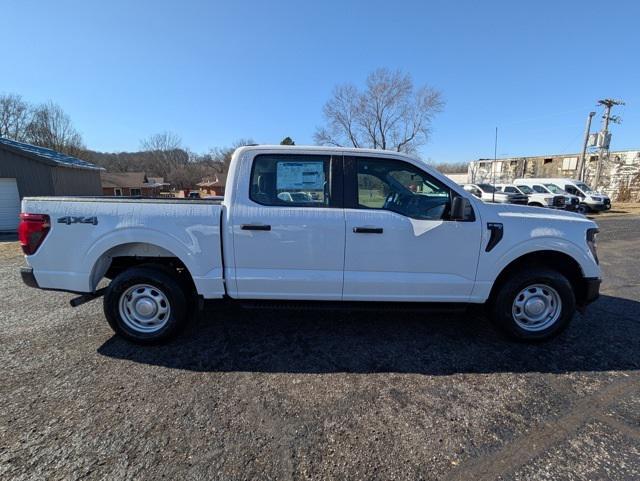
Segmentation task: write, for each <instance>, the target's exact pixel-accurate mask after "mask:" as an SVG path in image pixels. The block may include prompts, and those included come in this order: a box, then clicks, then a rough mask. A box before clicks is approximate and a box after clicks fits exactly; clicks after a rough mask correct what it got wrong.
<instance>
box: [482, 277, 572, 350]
mask: <svg viewBox="0 0 640 481" xmlns="http://www.w3.org/2000/svg"><path fill="white" fill-rule="evenodd" d="M575 310H576V301H575V296H574V293H573V289H572V287H571V283H570V282H569V280H568V279H567V278H566V277H565V276H563V275H562V274H561V273H559V272H557V271H554V270H551V269H542V268H530V269H526V270H521V271H518V272H516V273H514V274H512V275H511V276H510V277H509V278H507V279H506V281H505V282H504V283H503V284H502V285H500V286H498V292H497V294H496V295H495V298H494V300H493V302H492V305H491V313H492V318H493V320H494V321H495V322H496V323H497V324H498V325H499V326H500V327H501V328H502V329H503V330H504V331H506V332H507V333H508V334H509V335H511V336H512V337H515V338H516V339H520V340H527V341H541V340H544V339H549V338H551V337H553V336H555V335H557V334H559V333H560V332H561V331H562V330H563V329H565V328H566V327H567V326H568V325H569V322H570V321H571V319H572V318H573V316H574V314H575Z"/></svg>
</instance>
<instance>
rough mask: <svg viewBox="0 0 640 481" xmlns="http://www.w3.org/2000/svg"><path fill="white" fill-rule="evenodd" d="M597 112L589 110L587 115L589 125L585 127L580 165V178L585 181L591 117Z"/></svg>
mask: <svg viewBox="0 0 640 481" xmlns="http://www.w3.org/2000/svg"><path fill="white" fill-rule="evenodd" d="M595 114H596V113H595V112H589V116H588V117H587V125H586V127H585V129H584V143H583V144H582V155H581V156H580V165H578V169H577V170H578V179H579V180H582V181H584V165H585V158H586V155H587V144H588V143H589V134H590V133H591V119H592V118H593V116H594V115H595Z"/></svg>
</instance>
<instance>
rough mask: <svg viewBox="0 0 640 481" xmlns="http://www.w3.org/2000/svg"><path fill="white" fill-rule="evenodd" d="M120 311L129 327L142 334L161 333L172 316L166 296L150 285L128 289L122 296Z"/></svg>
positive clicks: (139, 285)
mask: <svg viewBox="0 0 640 481" xmlns="http://www.w3.org/2000/svg"><path fill="white" fill-rule="evenodd" d="M119 309H120V317H121V318H122V321H123V322H124V323H125V324H126V325H127V327H129V328H130V329H133V330H135V331H138V332H141V333H153V332H157V331H159V330H160V329H162V328H163V327H164V326H165V324H166V323H167V321H168V320H169V316H170V315H171V305H170V304H169V299H167V296H166V294H165V293H164V292H162V291H161V290H160V289H158V288H157V287H155V286H151V285H149V284H136V285H134V286H131V287H130V288H129V289H127V290H126V291H125V292H124V293H123V294H122V295H121V296H120V302H119Z"/></svg>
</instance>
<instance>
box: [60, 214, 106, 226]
mask: <svg viewBox="0 0 640 481" xmlns="http://www.w3.org/2000/svg"><path fill="white" fill-rule="evenodd" d="M58 224H67V225H71V224H93V225H98V218H97V217H72V216H66V217H60V218H59V219H58Z"/></svg>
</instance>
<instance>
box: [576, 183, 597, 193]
mask: <svg viewBox="0 0 640 481" xmlns="http://www.w3.org/2000/svg"><path fill="white" fill-rule="evenodd" d="M576 187H577V188H578V189H580V190H581V191H582V192H584V193H585V194H588V193H590V192H595V190H593V189H592V188H591V187H589V186H588V185H587V184H585V183H584V182H576Z"/></svg>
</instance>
